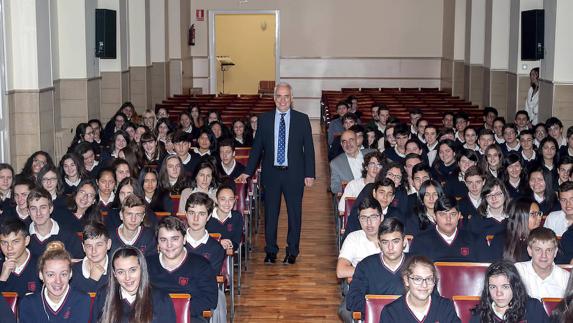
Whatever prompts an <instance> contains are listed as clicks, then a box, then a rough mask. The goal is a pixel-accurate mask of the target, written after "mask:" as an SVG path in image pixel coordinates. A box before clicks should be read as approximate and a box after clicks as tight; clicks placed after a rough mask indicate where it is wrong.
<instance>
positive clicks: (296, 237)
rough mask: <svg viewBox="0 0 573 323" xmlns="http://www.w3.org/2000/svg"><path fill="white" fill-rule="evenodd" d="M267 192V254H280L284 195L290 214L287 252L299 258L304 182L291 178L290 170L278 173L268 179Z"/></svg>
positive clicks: (265, 187) (265, 186)
mask: <svg viewBox="0 0 573 323" xmlns="http://www.w3.org/2000/svg"><path fill="white" fill-rule="evenodd" d="M267 180H268V181H267V183H266V185H264V190H265V242H266V247H265V252H267V253H275V254H276V253H278V251H279V247H278V245H277V227H278V223H279V212H280V209H281V195H284V197H285V201H286V205H287V214H288V234H287V252H288V253H289V254H291V255H293V256H298V253H299V244H300V230H301V217H302V195H303V192H304V182H303V181H301V180H300V179H299V180H296V179H293V178H290V177H289V172H288V170H284V171H280V172H278V174H277V176H273V178H268V179H267Z"/></svg>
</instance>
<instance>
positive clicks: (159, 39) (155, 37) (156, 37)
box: [149, 0, 167, 62]
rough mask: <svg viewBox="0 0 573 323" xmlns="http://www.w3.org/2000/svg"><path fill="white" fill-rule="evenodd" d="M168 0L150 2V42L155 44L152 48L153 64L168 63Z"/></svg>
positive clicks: (152, 0)
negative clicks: (166, 20)
mask: <svg viewBox="0 0 573 323" xmlns="http://www.w3.org/2000/svg"><path fill="white" fill-rule="evenodd" d="M165 2H166V0H151V1H150V2H149V12H150V19H149V42H150V43H151V44H153V46H151V47H150V49H149V51H150V55H151V62H165V61H166V55H165V53H166V48H167V45H166V44H167V43H166V41H167V39H166V34H167V30H166V22H165V17H166V7H167V4H166V3H165Z"/></svg>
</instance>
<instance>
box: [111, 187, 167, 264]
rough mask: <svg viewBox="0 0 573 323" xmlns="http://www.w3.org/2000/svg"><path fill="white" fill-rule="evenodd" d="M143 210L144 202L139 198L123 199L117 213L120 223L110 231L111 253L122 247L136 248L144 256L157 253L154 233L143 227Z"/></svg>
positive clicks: (135, 196) (130, 196)
mask: <svg viewBox="0 0 573 323" xmlns="http://www.w3.org/2000/svg"><path fill="white" fill-rule="evenodd" d="M145 209H146V207H145V202H143V200H142V199H141V198H140V197H139V196H137V195H135V194H130V195H129V196H127V197H126V198H125V200H124V201H123V203H122V205H121V211H120V212H119V216H120V219H121V222H122V223H121V225H120V226H119V227H118V228H117V229H116V230H113V231H110V237H111V250H112V252H113V251H114V250H116V249H119V248H120V247H123V246H133V247H136V248H138V249H139V250H141V252H143V253H144V254H146V255H150V254H153V253H154V252H156V251H157V242H156V241H155V232H154V231H153V229H151V228H149V227H146V226H144V225H143V219H144V218H145V216H146V214H145Z"/></svg>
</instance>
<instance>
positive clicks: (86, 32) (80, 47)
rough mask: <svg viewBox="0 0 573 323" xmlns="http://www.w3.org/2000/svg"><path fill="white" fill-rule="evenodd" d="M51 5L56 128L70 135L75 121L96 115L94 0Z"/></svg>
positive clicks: (55, 1)
mask: <svg viewBox="0 0 573 323" xmlns="http://www.w3.org/2000/svg"><path fill="white" fill-rule="evenodd" d="M51 6H52V30H51V33H52V59H53V62H54V65H53V68H52V70H53V73H54V75H53V76H54V89H55V100H54V102H55V110H56V130H57V131H62V130H65V129H67V130H68V131H67V132H68V133H70V134H71V132H72V131H73V129H74V128H75V127H76V126H77V124H78V123H80V122H87V121H88V120H89V119H91V118H99V104H100V102H99V95H100V77H99V64H98V61H97V59H96V57H95V8H96V6H97V0H86V1H77V0H52V1H51ZM67 144H69V142H67V143H66V145H67Z"/></svg>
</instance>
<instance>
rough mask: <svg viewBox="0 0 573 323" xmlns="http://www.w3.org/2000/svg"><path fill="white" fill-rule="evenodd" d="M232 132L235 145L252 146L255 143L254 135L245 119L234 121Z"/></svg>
mask: <svg viewBox="0 0 573 323" xmlns="http://www.w3.org/2000/svg"><path fill="white" fill-rule="evenodd" d="M232 133H233V141H234V143H235V147H251V146H252V145H253V139H252V138H253V137H252V136H251V134H250V133H249V129H248V128H247V126H246V125H245V122H244V121H243V120H235V121H233V128H232Z"/></svg>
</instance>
